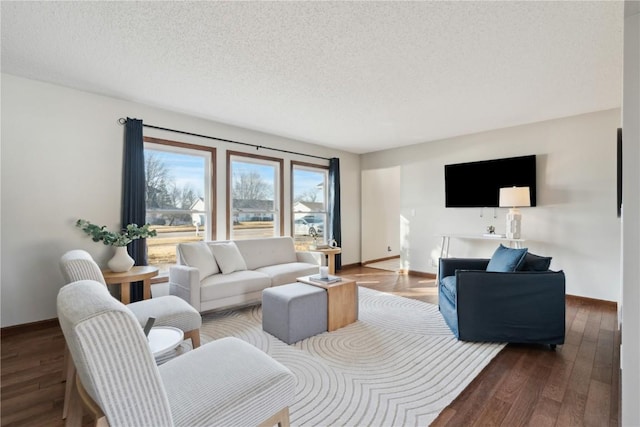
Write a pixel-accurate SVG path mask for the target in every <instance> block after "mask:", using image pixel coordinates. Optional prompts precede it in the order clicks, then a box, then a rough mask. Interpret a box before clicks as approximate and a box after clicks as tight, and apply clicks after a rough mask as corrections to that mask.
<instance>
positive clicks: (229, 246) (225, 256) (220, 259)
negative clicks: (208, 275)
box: [209, 242, 247, 274]
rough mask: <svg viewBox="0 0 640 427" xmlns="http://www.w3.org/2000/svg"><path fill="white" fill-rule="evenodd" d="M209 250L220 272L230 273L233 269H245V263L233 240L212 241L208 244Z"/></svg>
mask: <svg viewBox="0 0 640 427" xmlns="http://www.w3.org/2000/svg"><path fill="white" fill-rule="evenodd" d="M209 248H211V252H212V253H213V256H214V257H215V259H216V262H217V263H218V266H219V267H220V270H222V274H230V273H233V272H234V271H243V270H246V269H247V264H246V263H245V262H244V258H243V257H242V254H240V251H239V250H238V247H237V246H236V244H235V243H234V242H225V243H212V244H210V245H209Z"/></svg>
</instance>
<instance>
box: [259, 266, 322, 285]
mask: <svg viewBox="0 0 640 427" xmlns="http://www.w3.org/2000/svg"><path fill="white" fill-rule="evenodd" d="M255 271H259V272H261V273H264V274H266V275H268V276H269V277H270V278H271V286H280V285H284V284H286V283H294V282H295V281H296V278H298V277H300V276H307V275H309V274H316V273H318V266H317V265H314V264H307V263H306V262H290V263H287V264H278V265H269V266H267V267H261V268H257V269H256V270H255Z"/></svg>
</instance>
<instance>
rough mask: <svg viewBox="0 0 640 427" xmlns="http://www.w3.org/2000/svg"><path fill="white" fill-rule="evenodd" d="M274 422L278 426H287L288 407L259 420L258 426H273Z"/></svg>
mask: <svg viewBox="0 0 640 427" xmlns="http://www.w3.org/2000/svg"><path fill="white" fill-rule="evenodd" d="M276 424H277V425H278V426H279V427H289V407H286V408H284V409H282V410H280V411H278V412H276V413H275V414H273V415H272V416H270V417H269V418H267V419H266V420H264V421H263V422H261V423H260V424H259V426H258V427H273V426H274V425H276Z"/></svg>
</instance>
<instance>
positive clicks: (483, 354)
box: [201, 287, 504, 426]
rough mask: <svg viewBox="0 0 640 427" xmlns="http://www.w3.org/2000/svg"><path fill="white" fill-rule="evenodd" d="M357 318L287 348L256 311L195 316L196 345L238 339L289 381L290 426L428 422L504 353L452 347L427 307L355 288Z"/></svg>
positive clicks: (495, 347)
mask: <svg viewBox="0 0 640 427" xmlns="http://www.w3.org/2000/svg"><path fill="white" fill-rule="evenodd" d="M359 292H360V294H359V297H360V299H359V301H360V314H359V320H358V321H357V322H356V323H353V324H351V325H349V326H347V327H344V328H342V329H339V330H337V331H334V332H331V333H328V332H325V333H323V334H320V335H317V336H314V337H311V338H308V339H306V340H303V341H300V342H298V343H296V344H293V345H287V344H285V343H283V342H282V341H280V340H278V339H277V338H275V337H273V336H271V335H269V334H267V333H266V332H264V331H263V330H262V323H261V322H262V320H261V319H262V317H261V316H262V309H261V307H260V306H254V307H248V308H244V309H240V310H234V311H228V312H223V313H214V314H208V315H205V316H204V317H203V326H202V329H201V333H202V341H203V343H204V342H207V341H211V340H215V339H219V338H222V337H226V336H235V337H238V338H241V339H243V340H245V341H248V342H249V343H251V344H253V345H255V346H256V347H258V348H260V349H262V350H263V351H265V352H266V353H268V354H269V355H271V356H272V357H273V358H274V359H276V360H278V361H279V362H281V363H282V364H283V365H285V366H287V367H288V368H289V369H291V371H293V373H294V374H295V375H296V377H297V379H298V382H297V389H296V399H297V400H296V402H295V403H294V404H293V406H292V407H291V408H290V409H291V425H293V426H328V425H331V426H362V425H372V426H400V425H407V426H409V425H416V426H417V425H420V426H425V425H428V424H430V423H431V422H432V421H433V420H435V418H436V417H437V416H438V414H439V413H440V412H441V411H442V410H443V409H444V408H445V407H446V406H447V405H449V404H450V403H451V402H452V401H453V400H454V399H455V397H456V396H457V395H458V394H459V393H460V392H461V391H462V390H463V389H464V388H465V387H466V386H467V385H468V384H469V383H470V382H471V381H472V380H473V378H474V377H475V376H476V375H478V373H480V371H481V370H482V369H483V368H484V367H485V366H486V365H487V364H488V363H489V362H490V361H491V359H493V357H495V356H496V355H497V354H498V353H499V352H500V350H501V349H502V348H503V347H504V345H503V344H491V343H465V342H461V341H457V340H456V339H455V338H454V337H453V335H452V334H451V332H450V331H449V328H448V327H447V326H446V324H445V323H444V321H443V319H442V316H441V315H440V313H439V312H438V307H437V306H435V305H432V304H427V303H424V302H420V301H416V300H411V299H407V298H402V297H397V296H393V295H389V294H384V293H381V292H378V291H374V290H371V289H367V288H362V287H360V288H359Z"/></svg>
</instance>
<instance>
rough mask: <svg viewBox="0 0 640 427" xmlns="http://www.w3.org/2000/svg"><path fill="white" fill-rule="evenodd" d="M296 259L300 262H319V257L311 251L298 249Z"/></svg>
mask: <svg viewBox="0 0 640 427" xmlns="http://www.w3.org/2000/svg"><path fill="white" fill-rule="evenodd" d="M296 259H297V260H298V262H306V263H309V264H318V259H317V258H316V257H315V255H314V254H312V253H311V252H306V251H296Z"/></svg>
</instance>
